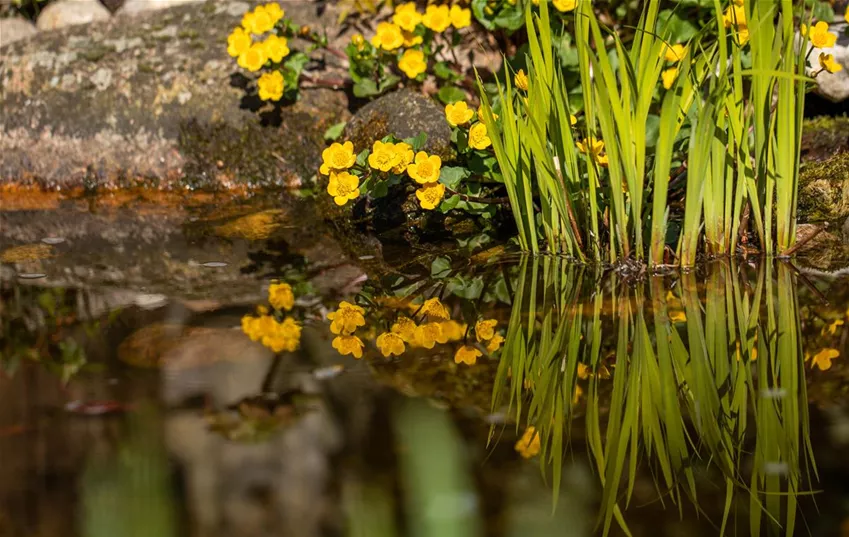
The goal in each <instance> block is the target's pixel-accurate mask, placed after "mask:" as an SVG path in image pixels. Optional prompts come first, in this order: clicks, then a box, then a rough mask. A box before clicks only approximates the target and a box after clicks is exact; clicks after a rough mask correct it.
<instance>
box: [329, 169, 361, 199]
mask: <svg viewBox="0 0 849 537" xmlns="http://www.w3.org/2000/svg"><path fill="white" fill-rule="evenodd" d="M327 193H328V194H330V195H331V196H333V202H334V203H335V204H336V205H339V206H342V205H345V204H346V203H348V201H351V200H355V199H357V198H358V197H359V195H360V179H359V178H358V177H357V176H356V175H351V174H350V173H348V172H330V181H329V182H328V183H327Z"/></svg>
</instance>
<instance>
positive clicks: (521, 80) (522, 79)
mask: <svg viewBox="0 0 849 537" xmlns="http://www.w3.org/2000/svg"><path fill="white" fill-rule="evenodd" d="M513 83H514V84H516V88H518V89H520V90H522V91H528V84H529V81H528V75H526V74H525V70H524V69H519V72H518V73H516V75H515V76H514V77H513Z"/></svg>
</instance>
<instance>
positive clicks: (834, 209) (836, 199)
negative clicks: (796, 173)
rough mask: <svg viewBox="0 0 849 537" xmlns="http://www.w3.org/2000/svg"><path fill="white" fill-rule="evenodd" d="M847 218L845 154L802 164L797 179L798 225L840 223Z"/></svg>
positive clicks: (847, 167) (848, 194)
mask: <svg viewBox="0 0 849 537" xmlns="http://www.w3.org/2000/svg"><path fill="white" fill-rule="evenodd" d="M847 216H849V153H839V154H837V155H835V156H833V157H831V158H829V159H827V160H824V161H822V162H811V163H807V164H805V165H804V166H803V167H802V169H801V173H800V177H799V208H798V218H799V221H800V222H838V221H840V222H842V221H843V220H844V219H846V217H847Z"/></svg>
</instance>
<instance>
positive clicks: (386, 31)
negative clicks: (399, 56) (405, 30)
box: [371, 22, 404, 50]
mask: <svg viewBox="0 0 849 537" xmlns="http://www.w3.org/2000/svg"><path fill="white" fill-rule="evenodd" d="M371 44H372V45H374V46H375V47H377V48H382V49H383V50H395V49H397V48H398V47H400V46H401V45H403V44H404V36H403V35H402V34H401V27H400V26H398V25H397V24H392V23H391V22H381V23H380V24H378V25H377V33H376V34H375V36H374V37H372V38H371Z"/></svg>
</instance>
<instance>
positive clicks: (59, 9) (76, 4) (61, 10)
mask: <svg viewBox="0 0 849 537" xmlns="http://www.w3.org/2000/svg"><path fill="white" fill-rule="evenodd" d="M110 16H111V14H110V13H109V10H108V9H106V8H105V7H103V4H101V3H100V2H99V1H98V0H59V1H58V2H54V3H52V4H49V5H48V6H47V7H45V8H44V9H43V10H42V12H41V13H40V14H39V15H38V20H37V21H36V23H35V25H36V26H37V27H38V29H39V30H55V29H57V28H64V27H65V26H73V25H76V24H88V23H90V22H96V21H105V20H109V17H110Z"/></svg>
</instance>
